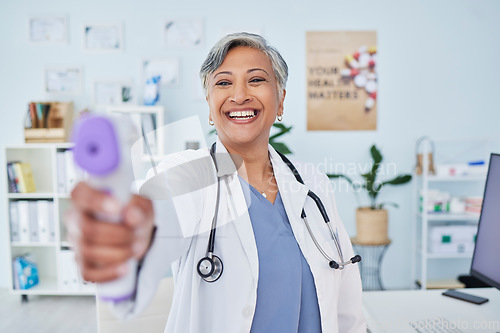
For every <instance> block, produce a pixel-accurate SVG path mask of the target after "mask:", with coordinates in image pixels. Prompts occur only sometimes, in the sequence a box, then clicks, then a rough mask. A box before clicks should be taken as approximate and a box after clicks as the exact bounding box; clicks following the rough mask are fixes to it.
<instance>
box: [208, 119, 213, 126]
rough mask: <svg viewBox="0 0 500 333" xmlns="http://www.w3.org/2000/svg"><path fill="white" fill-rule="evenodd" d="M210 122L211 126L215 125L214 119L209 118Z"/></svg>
mask: <svg viewBox="0 0 500 333" xmlns="http://www.w3.org/2000/svg"><path fill="white" fill-rule="evenodd" d="M208 124H209V125H210V126H214V121H213V120H212V119H210V118H208Z"/></svg>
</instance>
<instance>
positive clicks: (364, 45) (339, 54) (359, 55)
mask: <svg viewBox="0 0 500 333" xmlns="http://www.w3.org/2000/svg"><path fill="white" fill-rule="evenodd" d="M306 39H307V41H306V48H307V60H306V61H307V64H306V66H307V68H306V71H307V73H306V80H307V81H306V87H307V92H306V93H307V97H306V99H307V130H310V131H311V130H312V131H332V130H333V131H351V130H376V129H377V90H378V87H377V85H378V73H377V33H376V32H375V31H319V32H307V34H306Z"/></svg>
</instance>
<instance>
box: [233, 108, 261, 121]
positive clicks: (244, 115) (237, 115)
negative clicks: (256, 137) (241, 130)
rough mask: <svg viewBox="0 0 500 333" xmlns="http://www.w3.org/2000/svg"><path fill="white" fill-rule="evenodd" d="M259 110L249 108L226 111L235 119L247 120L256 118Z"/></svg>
mask: <svg viewBox="0 0 500 333" xmlns="http://www.w3.org/2000/svg"><path fill="white" fill-rule="evenodd" d="M258 113H259V111H257V110H248V111H230V112H228V113H226V115H227V116H228V117H229V118H231V119H234V120H247V119H252V118H255V117H256V116H257V115H258Z"/></svg>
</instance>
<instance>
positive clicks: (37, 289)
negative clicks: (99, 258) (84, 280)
mask: <svg viewBox="0 0 500 333" xmlns="http://www.w3.org/2000/svg"><path fill="white" fill-rule="evenodd" d="M11 293H12V294H18V295H56V296H69V295H89V296H93V295H95V293H96V292H95V287H94V286H91V287H86V288H84V289H81V290H62V289H59V288H58V285H57V279H56V278H55V277H50V276H41V277H40V278H39V283H38V285H36V286H34V287H31V288H29V289H12V290H11Z"/></svg>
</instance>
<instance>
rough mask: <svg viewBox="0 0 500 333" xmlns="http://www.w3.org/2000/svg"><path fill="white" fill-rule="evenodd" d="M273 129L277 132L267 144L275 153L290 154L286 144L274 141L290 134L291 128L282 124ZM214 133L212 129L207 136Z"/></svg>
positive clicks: (275, 125)
mask: <svg viewBox="0 0 500 333" xmlns="http://www.w3.org/2000/svg"><path fill="white" fill-rule="evenodd" d="M273 127H274V128H276V129H278V132H277V133H275V134H273V135H271V136H270V137H269V144H270V145H271V146H272V147H273V148H274V149H276V150H277V151H279V152H280V153H282V154H284V155H287V154H291V153H292V151H291V150H290V149H289V148H288V146H287V145H286V144H284V143H283V142H278V141H276V139H277V138H279V137H280V136H282V135H284V134H286V133H288V132H290V131H291V130H292V128H293V126H289V127H287V126H285V125H283V124H282V123H274V124H273ZM215 133H217V132H216V130H215V128H214V129H213V130H211V131H210V132H209V133H208V134H210V135H211V134H215Z"/></svg>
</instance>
